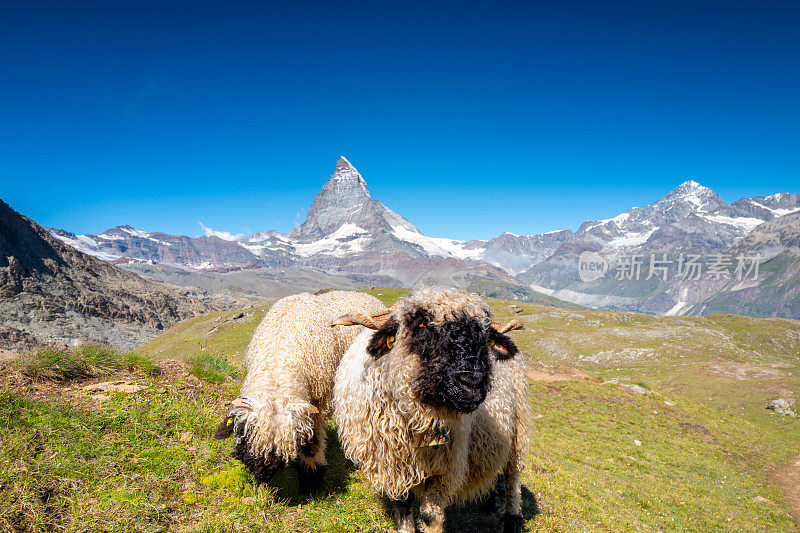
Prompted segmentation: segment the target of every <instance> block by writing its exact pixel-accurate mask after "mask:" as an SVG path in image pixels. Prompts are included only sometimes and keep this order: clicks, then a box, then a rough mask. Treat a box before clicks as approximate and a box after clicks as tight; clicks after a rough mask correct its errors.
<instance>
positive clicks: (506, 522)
mask: <svg viewBox="0 0 800 533" xmlns="http://www.w3.org/2000/svg"><path fill="white" fill-rule="evenodd" d="M523 531H524V529H523V527H522V517H521V516H520V515H517V514H508V513H506V514H505V515H503V533H522V532H523Z"/></svg>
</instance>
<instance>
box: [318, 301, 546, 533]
mask: <svg viewBox="0 0 800 533" xmlns="http://www.w3.org/2000/svg"><path fill="white" fill-rule="evenodd" d="M365 315H366V313H361V314H358V315H355V314H350V315H349V316H343V317H341V318H339V319H338V320H336V321H334V322H333V323H332V324H333V325H348V324H361V325H364V326H366V327H368V328H370V329H374V330H376V331H363V332H362V333H361V334H360V335H359V336H358V338H357V339H356V340H355V341H354V342H353V344H352V345H351V346H350V348H349V349H348V350H347V352H346V353H345V355H344V357H343V358H342V361H341V363H340V364H339V369H338V370H337V372H336V380H335V384H334V391H333V404H334V416H335V418H336V422H337V424H338V428H339V439H340V440H341V442H342V446H343V448H344V451H345V454H346V455H347V457H348V458H349V459H350V460H352V461H353V462H354V463H356V464H357V465H358V466H359V467H360V468H361V470H362V471H363V473H364V475H365V476H366V478H367V480H368V481H369V482H370V484H371V485H372V486H373V487H374V488H375V489H376V490H377V491H378V492H381V493H383V494H385V495H387V496H388V497H389V498H390V499H392V500H394V501H395V504H396V505H397V517H396V518H397V525H398V529H399V530H400V531H401V532H403V533H406V532H413V531H414V517H413V514H412V509H411V497H412V495H414V496H416V497H417V498H419V501H420V527H421V528H422V530H423V531H426V532H440V531H442V527H443V523H444V510H445V508H446V507H447V506H448V505H449V504H450V503H451V502H466V501H476V500H478V499H480V498H481V497H484V496H485V495H487V494H488V493H489V492H490V491H491V490H492V489H493V488H494V487H495V483H496V481H497V479H498V477H499V475H500V474H502V475H504V477H505V487H506V500H505V508H504V516H503V524H504V531H505V532H514V533H516V532H519V531H522V527H523V526H522V516H521V503H522V502H521V485H520V470H521V468H522V465H523V461H524V457H525V450H526V447H527V445H528V438H529V437H528V430H529V426H530V415H529V411H528V410H529V407H528V401H527V384H526V378H525V365H526V363H525V362H524V360H523V358H522V357H518V358H515V357H514V356H515V355H516V354H517V347H516V346H515V345H514V342H513V341H512V340H511V339H510V338H508V337H507V336H506V335H505V333H507V332H509V331H511V330H514V329H522V327H523V326H522V325H521V324H520V323H519V322H518V321H516V320H514V321H512V322H510V323H508V324H505V325H502V324H499V323H497V322H493V321H492V313H491V311H490V310H489V308H488V306H487V305H486V304H485V303H483V302H482V301H481V299H480V298H479V297H478V296H477V295H475V294H468V293H465V292H462V291H456V290H452V289H421V290H417V291H414V292H412V293H411V294H409V295H408V296H406V297H405V298H403V299H402V300H400V301H398V302H397V303H396V304H395V305H393V306H392V307H391V309H389V310H388V312H383V313H379V314H375V315H372V316H365Z"/></svg>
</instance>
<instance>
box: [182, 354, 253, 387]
mask: <svg viewBox="0 0 800 533" xmlns="http://www.w3.org/2000/svg"><path fill="white" fill-rule="evenodd" d="M189 365H190V366H189V372H190V373H192V374H193V375H195V376H196V377H198V378H199V379H202V380H203V381H207V382H209V383H222V382H223V381H226V380H227V379H228V378H234V379H241V378H242V371H241V370H239V369H238V368H236V367H235V366H233V365H232V364H230V363H229V362H228V361H226V360H224V359H222V358H220V357H217V356H216V355H212V354H208V353H201V354H197V355H193V356H191V357H189Z"/></svg>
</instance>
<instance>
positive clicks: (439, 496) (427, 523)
mask: <svg viewBox="0 0 800 533" xmlns="http://www.w3.org/2000/svg"><path fill="white" fill-rule="evenodd" d="M448 502H449V498H447V496H446V494H445V491H444V487H443V485H442V478H441V476H434V477H432V478H429V479H428V480H427V481H426V482H425V489H424V490H423V493H422V502H421V503H420V506H419V525H420V529H421V530H422V532H423V533H442V532H443V531H444V510H445V507H447V504H448Z"/></svg>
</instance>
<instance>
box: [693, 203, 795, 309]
mask: <svg viewBox="0 0 800 533" xmlns="http://www.w3.org/2000/svg"><path fill="white" fill-rule="evenodd" d="M729 253H730V254H731V255H732V256H734V257H756V256H760V257H761V258H762V261H760V266H759V275H758V276H757V277H756V279H755V280H752V279H745V280H743V281H740V280H737V279H735V278H734V279H730V280H725V282H724V284H723V285H722V287H721V288H720V290H718V291H717V292H715V293H714V294H713V295H712V296H711V297H709V298H708V299H706V300H705V301H703V302H701V303H699V304H698V305H696V306H695V307H694V308H692V309H691V310H690V312H691V313H692V314H708V313H736V314H748V315H751V316H764V317H775V316H789V317H800V213H793V214H789V215H785V216H782V217H780V218H776V219H774V220H771V221H769V222H765V223H764V224H761V225H760V226H758V227H757V228H756V229H755V230H753V231H752V232H751V233H750V234H749V235H748V236H747V237H746V238H745V239H743V240H742V241H741V242H740V243H738V244H737V245H736V246H734V247H732V248H731V249H730V250H729ZM748 278H749V277H748Z"/></svg>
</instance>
